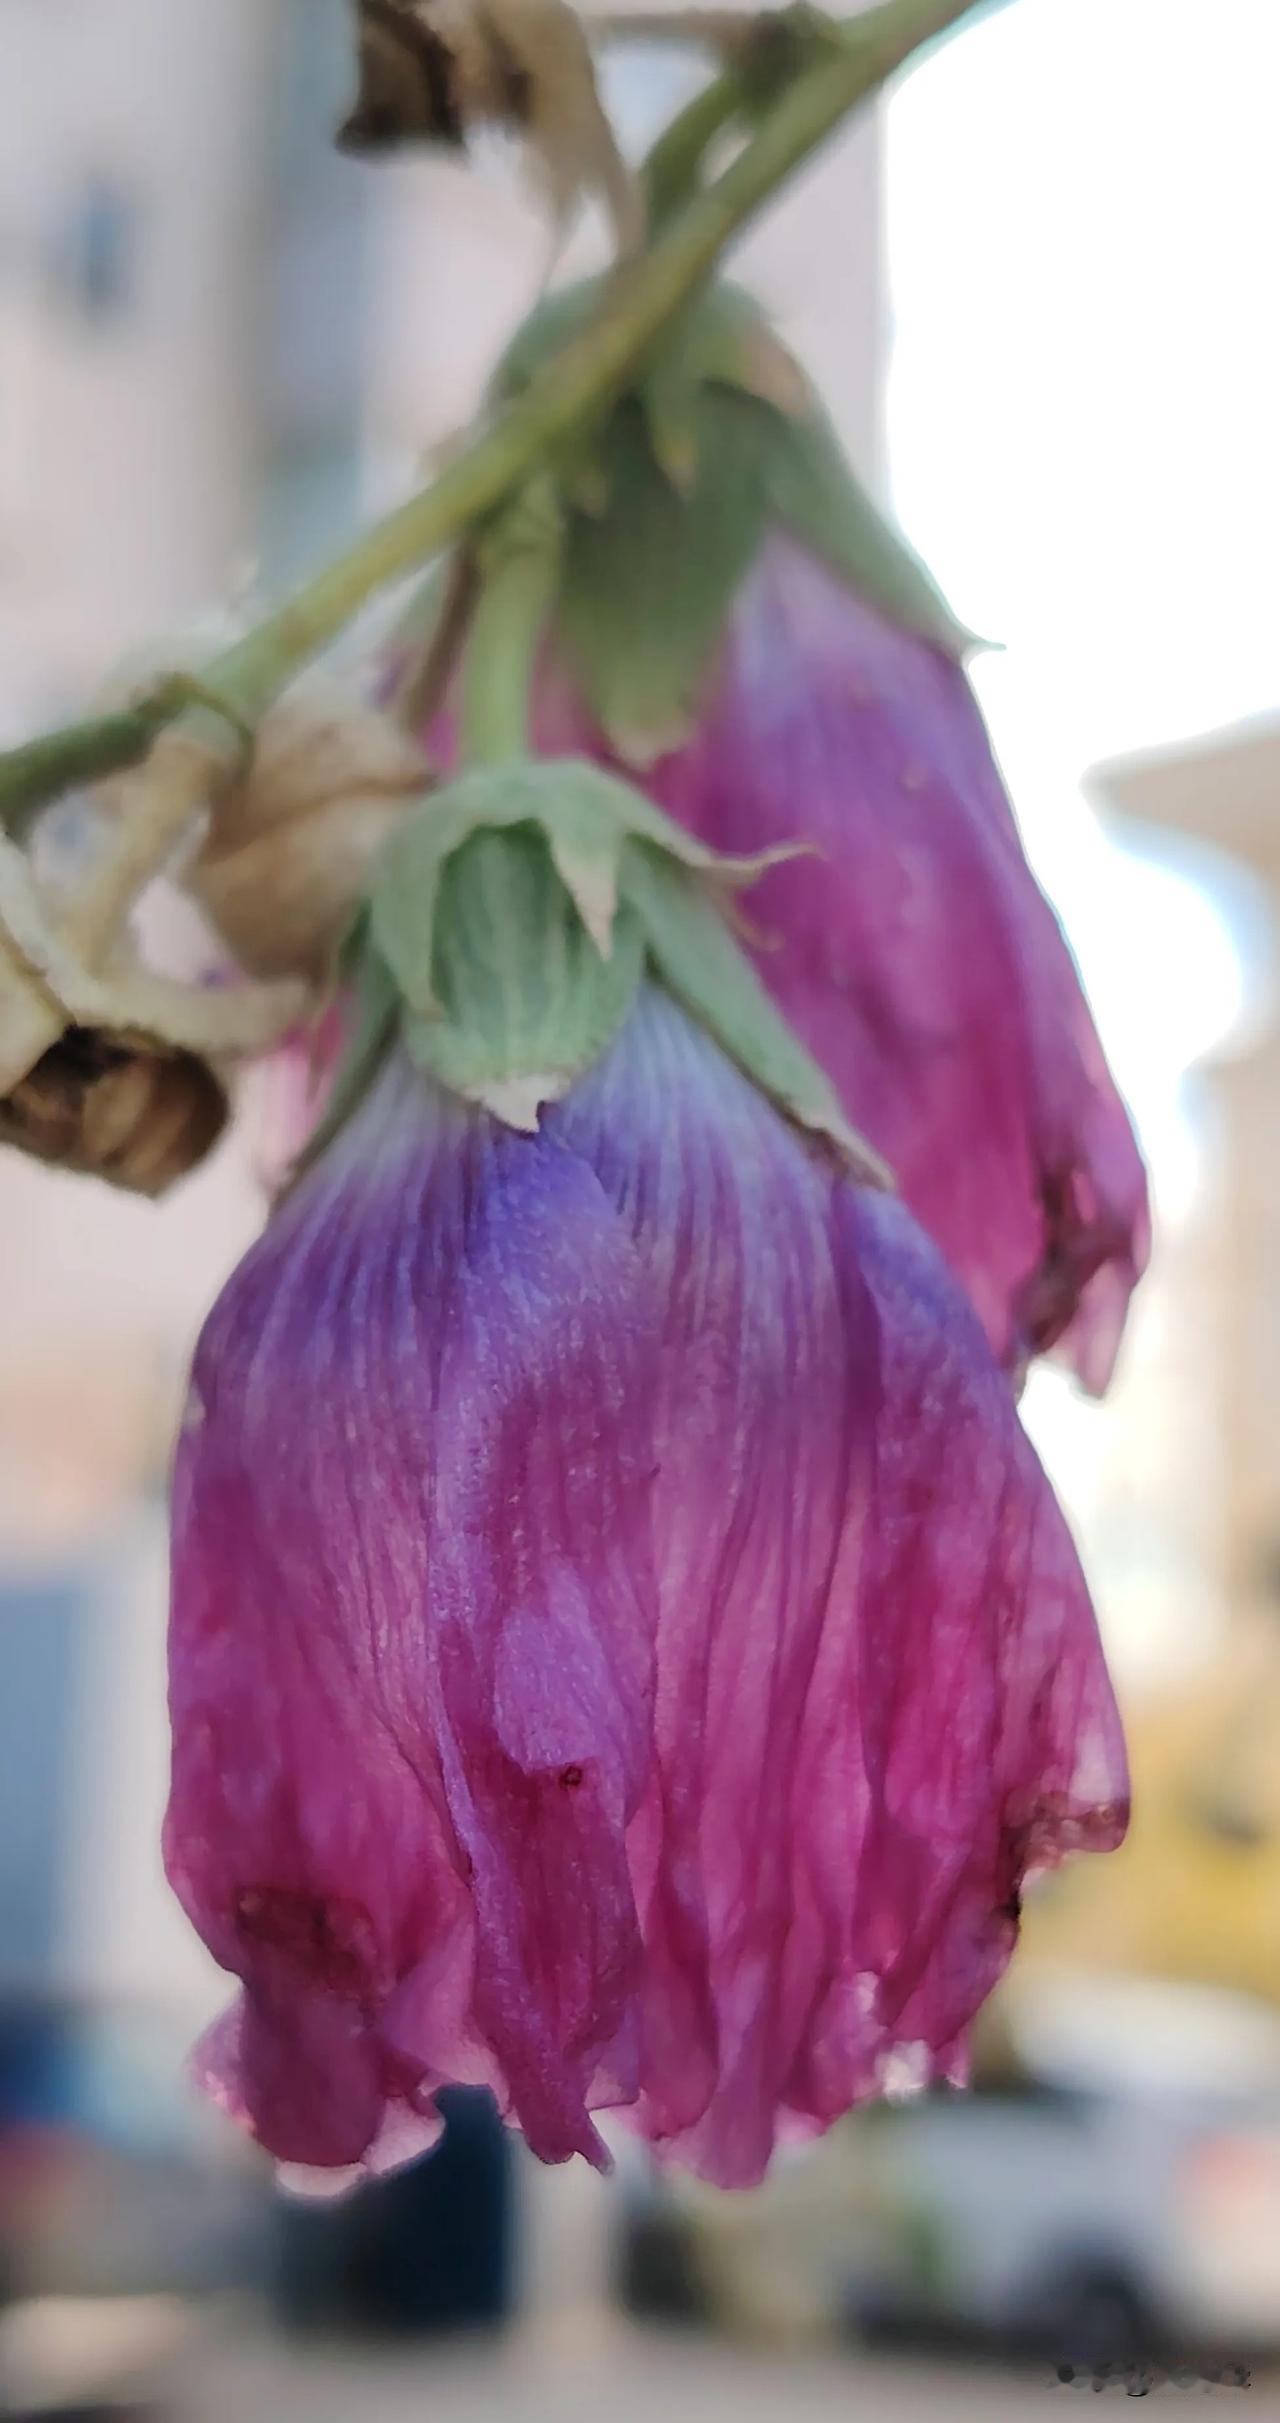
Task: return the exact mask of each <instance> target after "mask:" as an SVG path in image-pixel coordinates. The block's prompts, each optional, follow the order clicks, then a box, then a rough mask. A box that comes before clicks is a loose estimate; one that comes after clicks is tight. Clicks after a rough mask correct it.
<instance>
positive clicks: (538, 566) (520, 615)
mask: <svg viewBox="0 0 1280 2423" xmlns="http://www.w3.org/2000/svg"><path fill="white" fill-rule="evenodd" d="M559 559H560V520H559V515H558V513H557V511H556V506H555V500H554V496H553V494H551V493H550V490H549V483H546V482H544V481H536V482H534V483H532V484H531V486H530V487H529V488H528V489H527V490H526V491H525V492H524V493H523V494H522V495H521V496H519V497H517V499H516V500H515V503H514V504H513V505H511V506H510V507H508V509H507V511H506V512H505V513H504V514H503V515H502V516H501V518H500V521H499V523H498V525H497V527H496V528H495V530H494V532H493V535H492V537H491V539H490V540H489V542H488V544H487V545H482V547H481V550H480V573H481V587H480V592H479V596H478V598H477V600H476V603H475V606H474V608H473V610H472V616H471V625H470V629H469V631H468V633H467V642H466V651H465V654H464V657H463V672H462V731H461V743H462V759H463V763H464V764H466V765H473V766H475V765H502V764H504V763H505V762H506V761H507V760H508V759H510V758H513V757H524V756H527V754H528V749H529V708H530V696H531V692H532V689H533V675H534V667H535V665H536V662H537V655H538V644H539V641H540V640H541V638H542V633H543V631H544V629H545V627H546V622H547V617H548V615H549V613H550V611H551V606H552V603H553V600H554V598H555V593H556V579H557V573H558V570H559Z"/></svg>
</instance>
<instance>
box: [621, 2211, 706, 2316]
mask: <svg viewBox="0 0 1280 2423" xmlns="http://www.w3.org/2000/svg"><path fill="white" fill-rule="evenodd" d="M615 2290H616V2295H617V2298H618V2303H619V2304H620V2305H621V2307H622V2310H623V2312H624V2313H627V2314H631V2315H632V2316H633V2317H634V2319H635V2320H636V2321H638V2322H655V2323H663V2324H666V2325H668V2326H670V2325H677V2326H680V2325H691V2326H693V2327H695V2328H702V2327H703V2326H705V2324H706V2323H707V2322H708V2321H709V2320H710V2318H711V2299H710V2297H709V2295H708V2291H707V2285H706V2282H705V2280H704V2279H703V2277H702V2269H701V2265H700V2262H699V2257H698V2232H697V2229H696V2226H695V2224H694V2222H693V2221H692V2219H691V2218H690V2217H689V2215H687V2214H685V2213H682V2212H679V2211H677V2210H674V2209H666V2210H664V2209H663V2207H662V2205H661V2203H658V2204H656V2205H653V2204H650V2203H648V2201H647V2200H646V2199H645V2198H644V2197H637V2198H635V2199H633V2200H632V2201H631V2204H630V2207H629V2210H628V2215H627V2223H626V2226H625V2228H624V2230H623V2232H622V2242H621V2249H620V2255H619V2263H618V2277H617V2281H616V2283H615Z"/></svg>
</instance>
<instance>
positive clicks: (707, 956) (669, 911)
mask: <svg viewBox="0 0 1280 2423" xmlns="http://www.w3.org/2000/svg"><path fill="white" fill-rule="evenodd" d="M624 881H625V890H626V897H627V899H628V901H629V902H630V903H631V904H632V905H633V906H634V908H635V910H636V912H637V914H638V916H639V918H640V922H641V924H642V926H643V928H644V936H645V943H646V946H647V949H648V954H649V960H650V963H651V965H652V968H653V970H654V972H655V974H656V975H657V976H658V977H659V978H660V979H661V981H662V982H663V984H664V985H665V986H666V988H667V991H668V992H670V993H672V994H674V996H675V998H676V1000H677V1001H679V1002H680V1004H681V1006H682V1007H683V1008H684V1009H686V1010H687V1011H688V1012H689V1013H690V1015H691V1016H692V1017H693V1018H695V1019H696V1020H697V1021H698V1023H699V1025H701V1026H704V1027H705V1028H706V1029H707V1032H708V1033H709V1034H710V1035H712V1036H714V1038H715V1040H716V1042H717V1043H718V1044H719V1045H720V1046H721V1048H722V1050H723V1051H724V1052H725V1053H727V1055H728V1057H729V1058H730V1059H731V1060H733V1061H734V1062H736V1064H737V1066H738V1067H739V1068H740V1069H741V1070H742V1071H743V1074H744V1075H745V1076H747V1077H749V1078H750V1079H751V1081H752V1083H753V1084H754V1085H757V1086H758V1087H759V1089H760V1091H761V1093H763V1094H767V1095H768V1096H769V1098H770V1100H771V1101H772V1102H773V1104H774V1105H775V1107H776V1108H777V1109H778V1110H780V1111H782V1112H783V1113H784V1115H785V1116H786V1117H787V1118H788V1119H790V1120H792V1121H793V1122H794V1124H795V1125H796V1126H798V1127H802V1128H805V1129H807V1130H808V1132H809V1133H810V1134H811V1135H815V1136H819V1137H821V1138H823V1139H824V1140H825V1141H826V1142H827V1143H829V1144H833V1145H834V1146H835V1148H836V1150H837V1151H838V1152H839V1154H840V1155H841V1157H842V1159H844V1160H845V1161H847V1162H848V1164H849V1165H850V1168H851V1169H852V1170H853V1171H854V1172H855V1173H856V1175H857V1176H859V1177H860V1178H862V1179H863V1180H865V1181H866V1182H868V1183H870V1184H872V1185H876V1186H882V1187H884V1186H891V1185H892V1183H893V1180H892V1176H891V1174H890V1172H889V1170H888V1169H887V1167H886V1165H885V1163H884V1162H883V1161H882V1160H881V1159H880V1157H879V1155H878V1154H877V1153H875V1152H873V1151H872V1149H871V1147H870V1145H869V1144H868V1143H867V1142H866V1141H865V1139H864V1138H863V1137H862V1136H860V1135H859V1134H858V1133H857V1131H856V1129H854V1128H852V1127H851V1126H850V1125H849V1122H848V1120H847V1119H846V1118H845V1115H844V1112H843V1110H842V1108H841V1105H840V1098H839V1096H838V1094H837V1093H836V1091H835V1088H834V1086H832V1085H831V1084H830V1082H829V1080H828V1079H827V1077H826V1075H825V1074H824V1072H823V1070H822V1069H821V1068H820V1067H819V1066H818V1063H817V1061H816V1060H814V1059H813V1058H812V1057H811V1055H810V1054H809V1052H808V1051H807V1050H806V1049H805V1046H804V1045H803V1043H801V1041H800V1038H799V1036H798V1035H796V1034H795V1033H794V1031H793V1030H792V1028H791V1027H790V1026H788V1024H787V1021H786V1019H785V1018H784V1017H783V1016H782V1013H781V1011H780V1010H778V1009H776V1008H775V1006H774V1004H773V1001H772V1000H771V998H770V996H769V994H768V992H767V991H766V990H765V987H764V985H763V984H762V983H761V981H760V978H759V977H758V976H757V974H756V972H755V969H754V968H753V967H752V965H751V963H750V961H749V960H748V959H747V958H746V957H745V955H744V953H743V951H742V950H741V948H740V946H739V944H738V942H737V941H736V939H735V937H734V935H733V933H732V931H731V930H730V927H729V925H728V923H727V921H726V919H725V917H724V915H723V912H722V910H721V909H720V908H719V907H718V906H717V904H716V902H715V900H714V898H713V897H712V896H711V894H710V893H709V892H708V890H707V888H706V886H705V885H703V884H700V883H699V882H698V881H697V879H696V878H694V879H692V880H691V878H690V876H689V875H688V873H687V872H686V871H685V870H683V869H682V868H680V867H679V866H677V865H675V864H674V863H673V862H672V860H671V859H670V858H669V857H668V856H666V854H665V853H664V852H662V851H661V850H656V849H654V848H653V846H652V844H650V843H648V842H633V843H632V844H631V845H630V848H629V851H628V863H627V870H626V875H625V879H624Z"/></svg>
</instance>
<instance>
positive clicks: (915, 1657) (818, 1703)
mask: <svg viewBox="0 0 1280 2423" xmlns="http://www.w3.org/2000/svg"><path fill="white" fill-rule="evenodd" d="M554 1116H555V1124H556V1132H557V1133H558V1134H561V1133H563V1134H566V1135H568V1136H569V1137H570V1138H571V1139H572V1141H573V1143H574V1144H575V1146H576V1147H577V1149H578V1150H580V1151H582V1152H583V1153H584V1154H585V1155H586V1156H587V1157H588V1158H590V1159H591V1161H592V1162H593V1165H594V1166H595V1167H597V1168H598V1169H599V1170H600V1172H601V1175H602V1177H603V1179H604V1182H605V1184H606V1186H607V1187H608V1188H609V1189H610V1191H611V1192H613V1193H614V1194H615V1196H616V1199H617V1200H618V1202H619V1203H620V1205H622V1206H624V1207H625V1208H626V1209H627V1210H628V1211H629V1213H630V1215H631V1217H632V1218H633V1219H635V1220H636V1221H637V1222H638V1224H639V1225H640V1227H641V1229H642V1232H643V1233H646V1234H650V1235H652V1236H653V1237H654V1238H656V1239H669V1240H670V1244H669V1245H668V1246H667V1248H666V1252H665V1254H664V1260H663V1276H664V1281H665V1288H666V1316H665V1317H666V1337H667V1343H668V1350H669V1356H670V1368H671V1370H672V1372H673V1373H675V1374H678V1375H679V1378H678V1383H677V1385H676V1386H674V1387H673V1389H672V1390H671V1392H670V1393H669V1395H668V1396H667V1398H666V1400H665V1403H664V1411H663V1426H662V1430H661V1434H660V1439H659V1450H658V1455H659V1467H660V1478H659V1483H658V1491H657V1510H656V1512H657V1523H658V1565H659V1572H660V1576H661V1617H660V1632H659V1639H658V1678H659V1680H658V1695H657V1703H656V1708H655V1717H654V1732H655V1741H654V1778H653V1783H652V1786H651V1789H650V1792H649V1794H648V1796H647V1799H646V1803H645V1806H644V1808H643V1810H642V1811H641V1812H640V1814H639V1816H638V1818H637V1820H636V1823H635V1825H634V1826H633V1828H632V1831H631V1836H630V1844H629V1847H630V1852H631V1859H632V1869H633V1874H635V1876H636V1878H637V1882H638V1884H639V1887H640V1892H641V1910H642V1915H643V1924H644V1935H645V2061H644V2076H643V2087H642V2095H641V2099H640V2103H639V2105H638V2108H637V2111H636V2114H635V2119H636V2123H637V2125H639V2126H640V2127H641V2128H642V2129H643V2130H644V2131H645V2133H646V2134H647V2135H649V2136H650V2137H651V2138H652V2139H654V2140H655V2142H657V2143H659V2144H663V2143H665V2144H667V2145H668V2146H669V2148H670V2150H671V2151H672V2152H673V2153H674V2154H675V2155H676V2156H678V2157H679V2158H680V2159H681V2160H683V2161H685V2162H687V2163H690V2164H691V2165H692V2166H693V2167H694V2168H695V2169H698V2170H700V2171H702V2172H703V2173H704V2174H705V2175H706V2176H708V2177H710V2178H713V2179H715V2180H718V2181H719V2182H720V2183H721V2184H726V2185H732V2184H741V2183H746V2182H749V2181H751V2180H753V2179H756V2178H758V2177H759V2176H760V2174H761V2172H762V2170H763V2168H764V2166H765V2164H766V2162H767V2160H768V2157H769V2154H770V2151H771V2150H772V2146H773V2143H774V2140H775V2135H776V2133H777V2127H778V2122H779V2117H780V2116H781V2115H787V2116H788V2117H789V2118H790V2120H791V2121H792V2123H793V2124H794V2126H793V2128H792V2132H791V2133H793V2134H794V2133H805V2132H807V2131H811V2130H812V2129H813V2128H817V2127H824V2126H826V2125H827V2124H828V2123H829V2122H830V2121H831V2120H832V2119H833V2118H835V2117H836V2116H837V2115H838V2114H839V2113H840V2112H842V2111H845V2110H847V2109H848V2108H849V2106H850V2105H851V2104H852V2103H854V2102H855V2101H857V2100H859V2099H860V2098H861V2097H863V2096H866V2095H868V2094H871V2093H874V2092H876V2091H878V2090H879V2088H880V2087H881V2086H882V2085H883V2084H884V2083H885V2081H886V2077H888V2079H889V2080H890V2082H891V2081H892V2078H893V2076H894V2074H895V2065H896V2067H897V2069H898V2070H900V2069H901V2067H902V2063H903V2060H904V2059H905V2060H906V2062H907V2064H908V2067H909V2068H910V2069H911V2073H912V2077H913V2080H914V2082H915V2083H923V2082H924V2081H925V2080H926V2079H927V2078H929V2077H932V2076H949V2075H952V2074H958V2071H959V2068H960V2066H961V2063H962V2058H963V2045H962V2041H961V2040H962V2038H963V2035H964V2031H965V2030H966V2028H967V2026H968V2024H969V2022H970V2020H971V2019H972V2017H973V2015H974V2013H975V2011H976V2010H977V2008H978V2007H979V2005H980V2004H981V2003H982V2001H983V2000H984V1999H985V1997H986V1995H987V1994H988V1993H989V1991H990V1989H991V1987H992V1986H993V1985H994V1984H995V1982H996V1980H997V1978H998V1976H999V1975H1000V1973H1001V1971H1002V1969H1003V1968H1004V1966H1005V1963H1006V1962H1007V1960H1008V1957H1009V1954H1010V1952H1011V1950H1012V1947H1013V1944H1014V1941H1015V1939H1016V1932H1017V1924H1016V1921H1017V1903H1018V1895H1019V1892H1020V1889H1021V1886H1022V1883H1023V1881H1024V1878H1025V1876H1026V1874H1027V1872H1028V1870H1029V1869H1030V1868H1032V1867H1035V1866H1041V1865H1047V1864H1051V1863H1052V1862H1054V1861H1055V1860H1056V1859H1058V1858H1059V1857H1061V1856H1062V1854H1063V1853H1064V1852H1066V1851H1067V1850H1070V1849H1074V1848H1077V1847H1081V1846H1084V1845H1095V1846H1097V1847H1106V1846H1109V1845H1110V1844H1111V1843H1113V1842H1115V1841H1116V1840H1118V1839H1119V1836H1120V1834H1121V1833H1122V1831H1123V1825H1124V1809H1125V1805H1126V1801H1127V1783H1126V1777H1125V1764H1124V1752H1123V1745H1122V1741H1121V1736H1120V1729H1119V1723H1118V1719H1117V1715H1116V1710H1115V1705H1114V1701H1113V1699H1112V1695H1111V1689H1110V1684H1109V1681H1108V1678H1107V1673H1106V1668H1105V1664H1104V1661H1103V1658H1102V1653H1101V1649H1100V1647H1099V1643H1098V1638H1097V1633H1096V1629H1095V1625H1094V1619H1093V1615H1092V1611H1091V1608H1090V1604H1089V1600H1088V1595H1087V1592H1086V1589H1085V1585H1084V1581H1083V1578H1082V1575H1081V1572H1080V1568H1079V1564H1078V1561H1077V1559H1076V1556H1075V1552H1074V1549H1073V1547H1072V1545H1071V1541H1070V1537H1069V1535H1068V1532H1067V1529H1066V1526H1065V1524H1064V1522H1063V1519H1062V1516H1061V1514H1060V1512H1059V1510H1058V1508H1057V1506H1056V1504H1055V1502H1054V1499H1053V1496H1052V1493H1051V1491H1050V1490H1049V1487H1048V1484H1047V1483H1046V1481H1045V1479H1044V1476H1043V1474H1042V1472H1041V1470H1040V1468H1039V1465H1038V1464H1037V1462H1036V1459H1035V1456H1034V1453H1033V1451H1032V1449H1031V1447H1030V1445H1029V1443H1028V1441H1027V1440H1026V1438H1025V1436H1024V1434H1023V1432H1022V1431H1021V1429H1020V1426H1019V1424H1018V1422H1017V1420H1016V1416H1015V1414H1014V1412H1013V1409H1012V1407H1011V1404H1010V1402H1009V1398H1008V1392H1007V1389H1006V1388H1005V1385H1004V1382H1003V1380H1002V1378H1001V1376H1000V1374H999V1372H998V1371H997V1370H996V1369H995V1367H994V1366H993V1364H992V1362H991V1359H990V1356H989V1354H988V1353H987V1351H986V1349H985V1346H984V1342H983V1340H982V1337H981V1334H980V1332H979V1330H978V1326H977V1323H976V1322H975V1320H974V1318H973V1316H972V1314H971V1313H970V1311H969V1309H968V1307H967V1306H966V1305H965V1304H964V1302H963V1301H962V1300H961V1298H960V1296H959V1294H958V1292H957V1290H956V1288H955V1287H954V1285H953V1284H952V1282H951V1280H950V1279H949V1277H948V1274H947V1273H946V1272H945V1270H944V1269H943V1267H942V1265H941V1263H940V1261H939V1259H938V1257H937V1255H936V1254H935V1253H934V1252H933V1251H932V1250H931V1248H930V1247H929V1245H928V1244H927V1242H926V1240H925V1239H924V1238H923V1237H922V1236H921V1235H920V1232H919V1231H918V1229H917V1228H916V1227H915V1225H914V1223H913V1222H912V1221H911V1219H910V1217H909V1216H908V1215H907V1213H906V1212H905V1211H904V1209H903V1207H902V1206H901V1204H899V1203H897V1202H894V1201H891V1200H889V1199H887V1198H884V1197H881V1196H876V1195H873V1194H869V1193H865V1192H861V1191H858V1192H855V1191H854V1190H852V1189H850V1188H848V1187H846V1186H844V1185H842V1184H840V1183H838V1182H835V1181H833V1179H832V1177H831V1175H830V1173H829V1171H828V1170H827V1169H826V1168H825V1166H824V1165H823V1164H822V1162H821V1161H820V1160H819V1159H818V1157H817V1156H815V1155H814V1154H812V1153H811V1152H810V1151H809V1150H808V1149H807V1148H806V1147H804V1146H802V1145H799V1144H798V1143H797V1142H796V1140H795V1139H794V1138H793V1137H792V1136H791V1134H790V1133H789V1132H788V1131H786V1130H785V1129H784V1128H783V1127H782V1126H781V1125H780V1123H779V1122H778V1121H777V1120H776V1119H775V1118H774V1117H773V1116H772V1115H771V1114H770V1113H769V1111H768V1110H767V1107H766V1106H765V1105H763V1104H762V1103H760V1101H759V1100H758V1098H757V1097H756V1096H755V1095H754V1094H753V1093H752V1091H751V1089H750V1088H749V1087H748V1086H747V1085H746V1084H745V1083H743V1082H742V1081H741V1080H740V1079H738V1078H737V1076H736V1075H735V1074H734V1073H733V1072H732V1071H730V1070H728V1069H727V1068H726V1067H725V1065H724V1064H723V1062H721V1061H720V1060H719V1058H718V1056H717V1055H716V1054H715V1053H714V1052H713V1051H712V1049H711V1047H709V1046H708V1045H707V1044H706V1043H705V1042H704V1041H703V1040H702V1039H701V1038H700V1037H698V1036H697V1035H695V1034H694V1033H693V1031H692V1030H691V1029H689V1028H688V1027H687V1026H686V1025H685V1023H684V1022H683V1020H681V1019H680V1018H679V1016H678V1014H677V1013H675V1012H674V1011H673V1010H672V1009H671V1008H670V1007H669V1005H664V1004H663V1003H662V1002H660V1001H654V1002H652V1003H651V1004H650V1005H649V1007H648V1010H647V1013H646V1016H645V1019H644V1021H643V1023H642V1025H641V1026H640V1028H639V1030H638V1032H637V1034H636V1036H635V1038H634V1039H633V1042H632V1047H631V1050H630V1052H629V1053H628V1054H627V1055H626V1056H625V1058H624V1055H623V1054H621V1053H616V1054H615V1055H614V1056H613V1058H612V1060H611V1061H610V1062H609V1063H608V1064H607V1067H606V1069H605V1070H604V1071H603V1072H602V1074H601V1077H600V1079H599V1080H598V1081H597V1082H596V1083H595V1084H594V1085H588V1086H587V1087H584V1088H583V1089H582V1090H581V1092H580V1093H579V1095H577V1096H576V1097H575V1098H574V1100H573V1101H572V1102H571V1104H570V1105H568V1106H567V1107H566V1108H565V1109H563V1110H561V1111H559V1112H557V1113H556V1114H555V1115H554ZM708 2085H709V2086H710V2093H709V2095H708V2093H707V2089H708Z"/></svg>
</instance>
